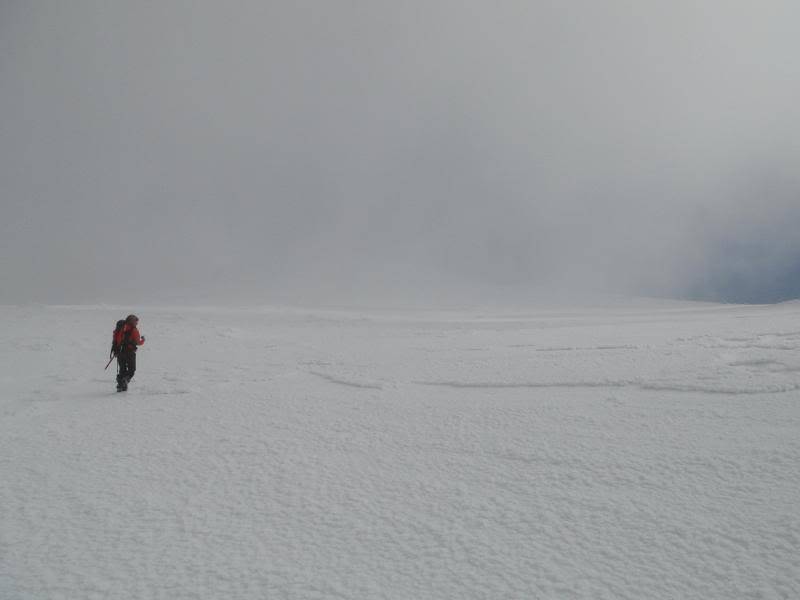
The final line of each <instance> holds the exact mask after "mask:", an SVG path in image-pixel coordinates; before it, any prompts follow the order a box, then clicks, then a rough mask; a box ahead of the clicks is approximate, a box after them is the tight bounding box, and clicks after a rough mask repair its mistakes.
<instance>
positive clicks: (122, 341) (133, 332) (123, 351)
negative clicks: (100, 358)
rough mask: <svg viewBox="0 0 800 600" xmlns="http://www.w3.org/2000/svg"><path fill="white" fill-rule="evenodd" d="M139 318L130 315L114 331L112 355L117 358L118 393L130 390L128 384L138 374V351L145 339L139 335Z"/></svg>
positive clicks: (119, 322) (118, 323)
mask: <svg viewBox="0 0 800 600" xmlns="http://www.w3.org/2000/svg"><path fill="white" fill-rule="evenodd" d="M138 324H139V317H137V316H136V315H128V316H127V318H126V319H125V320H124V321H118V322H117V328H116V329H115V330H114V342H113V347H112V353H113V354H114V355H116V357H117V366H118V369H117V391H118V392H124V391H126V390H127V389H128V382H129V381H130V380H131V379H133V374H134V373H135V372H136V350H137V348H138V347H139V346H141V345H142V344H144V337H143V336H141V335H139V329H138V328H137V325H138Z"/></svg>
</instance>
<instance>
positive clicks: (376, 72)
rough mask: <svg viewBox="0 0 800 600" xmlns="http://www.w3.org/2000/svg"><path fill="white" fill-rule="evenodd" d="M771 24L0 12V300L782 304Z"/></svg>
mask: <svg viewBox="0 0 800 600" xmlns="http://www.w3.org/2000/svg"><path fill="white" fill-rule="evenodd" d="M798 17H800V8H798V6H797V5H796V3H793V2H765V3H760V4H759V5H758V6H755V5H754V4H752V3H750V2H721V1H719V2H715V1H709V2H703V3H696V2H689V1H688V0H686V1H679V2H672V3H664V4H654V3H633V4H631V3H628V2H616V1H606V2H588V1H587V2H573V3H562V2H534V3H531V2H505V3H501V4H500V5H493V4H492V3H485V2H451V1H446V2H435V3H416V2H414V3H390V2H331V3H318V2H285V3H284V2H244V1H243V2H237V3H234V4H232V5H225V6H223V5H221V4H219V3H213V2H204V1H201V2H170V3H161V2H135V3H105V2H72V3H56V2H50V3H47V2H44V3H25V2H7V3H4V4H3V5H2V7H0V50H2V52H0V80H2V82H3V85H2V87H0V115H2V137H0V159H2V160H0V179H1V180H2V181H3V182H4V183H3V187H2V197H0V203H1V204H0V208H2V213H3V214H2V222H1V223H0V233H1V234H2V238H0V250H2V254H1V256H2V259H1V260H2V262H0V268H2V275H3V277H2V278H3V280H4V283H3V285H2V290H0V301H4V302H16V301H28V300H37V301H45V302H78V301H80V302H91V301H116V300H120V299H124V298H135V299H136V301H148V300H152V301H157V300H158V299H159V298H163V297H169V298H175V299H184V298H192V297H202V296H214V297H216V298H220V299H226V298H229V299H234V297H238V298H269V297H270V296H271V295H281V294H291V293H293V292H296V295H302V296H304V297H309V296H312V297H313V296H316V297H318V299H320V300H324V299H325V297H327V295H328V294H330V296H331V297H333V295H334V294H346V293H347V290H349V289H355V290H357V292H356V293H365V294H366V293H368V292H370V291H376V292H377V291H380V290H382V289H383V290H396V289H398V288H402V287H403V286H405V287H407V288H408V291H413V290H419V291H420V292H421V291H423V290H424V289H425V288H426V287H427V286H447V285H452V286H453V287H454V288H457V287H459V286H463V287H467V288H468V287H469V286H470V285H473V286H476V287H480V286H493V285H497V286H500V285H503V286H505V285H516V284H519V285H522V286H533V287H536V286H538V287H542V288H563V289H570V290H575V291H576V293H577V292H579V291H581V290H602V291H617V292H622V293H655V294H663V295H672V296H684V297H686V296H689V297H703V298H713V299H723V300H724V299H727V300H748V301H754V300H759V299H767V300H774V299H781V298H783V297H787V296H791V295H792V294H796V293H797V292H798V289H797V285H796V284H793V283H792V281H795V280H796V278H797V260H798V257H800V250H799V248H800V242H798V241H797V236H796V235H795V231H796V225H797V223H798V217H797V209H796V207H797V206H798V205H800V202H799V201H798V200H800V198H798V193H800V190H798V185H797V180H796V179H793V177H794V173H795V172H796V170H797V166H798V158H800V150H799V149H798V146H797V144H796V139H798V133H800V132H799V131H798V125H797V124H798V123H800V120H799V119H798V117H800V114H798V112H799V111H800V109H798V106H800V104H798V102H797V98H798V92H800V76H798V73H800V68H799V67H800V64H798V62H799V61H798V58H797V57H798V56H800V52H798V46H797V42H796V35H795V32H794V24H796V23H797V22H798ZM731 248H735V251H733V250H731ZM787 279H788V280H789V281H788V284H787Z"/></svg>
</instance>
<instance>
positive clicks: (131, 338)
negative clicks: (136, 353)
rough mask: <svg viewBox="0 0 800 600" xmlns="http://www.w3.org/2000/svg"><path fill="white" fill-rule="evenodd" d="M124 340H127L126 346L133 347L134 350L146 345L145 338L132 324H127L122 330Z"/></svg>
mask: <svg viewBox="0 0 800 600" xmlns="http://www.w3.org/2000/svg"><path fill="white" fill-rule="evenodd" d="M122 339H124V340H127V342H126V343H125V344H124V346H133V349H134V350H136V347H137V346H141V345H142V344H144V338H143V337H142V336H141V335H139V330H138V329H137V328H136V326H134V325H131V324H130V323H125V326H124V327H123V328H122Z"/></svg>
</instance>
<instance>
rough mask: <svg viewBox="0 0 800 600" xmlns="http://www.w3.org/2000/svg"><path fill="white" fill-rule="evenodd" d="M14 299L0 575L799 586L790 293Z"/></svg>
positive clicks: (336, 590)
mask: <svg viewBox="0 0 800 600" xmlns="http://www.w3.org/2000/svg"><path fill="white" fill-rule="evenodd" d="M128 312H130V309H129V308H128V307H121V308H115V307H104V306H99V307H98V306H95V307H44V306H33V307H0V598H3V599H9V600H17V599H30V598H35V599H39V598H42V599H44V598H47V599H56V598H64V599H76V598H158V599H161V598H163V599H178V598H187V599H188V598H203V599H205V598H230V599H239V598H241V599H250V598H397V599H408V598H415V599H422V598H459V599H462V598H593V599H600V598H630V599H641V598H656V599H658V598H664V599H666V598H685V599H691V598H697V599H701V598H702V599H712V598H719V599H723V598H724V599H730V598H799V597H800V305H798V304H796V303H794V304H791V303H790V304H786V305H778V306H770V307H741V306H719V305H704V304H677V303H670V304H666V303H660V304H659V303H639V304H632V305H628V306H620V307H617V308H614V307H605V308H602V309H574V310H566V309H562V310H558V309H549V310H548V309H536V310H534V309H529V310H516V311H514V310H509V309H505V310H461V311H455V310H450V311H444V310H440V311H421V310H415V311H412V310H405V311H400V310H396V311H390V310H377V309H376V310H358V311H357V310H315V309H292V308H259V309H214V308H149V309H148V308H142V309H137V312H138V314H139V316H140V317H141V319H142V321H141V329H142V333H143V334H145V335H146V336H147V344H146V345H145V346H144V347H143V348H142V350H141V351H140V353H139V358H138V362H139V364H138V367H139V368H138V372H137V375H136V377H135V379H134V380H133V382H132V383H131V387H130V391H129V392H127V393H126V394H117V393H115V392H114V372H113V368H114V365H112V367H110V368H109V370H108V371H106V372H103V365H104V364H105V360H104V359H105V356H106V354H107V352H108V345H109V342H110V334H111V329H112V328H113V325H114V322H115V321H116V319H117V318H120V317H121V316H124V315H125V314H127V313H128Z"/></svg>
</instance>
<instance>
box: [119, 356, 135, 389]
mask: <svg viewBox="0 0 800 600" xmlns="http://www.w3.org/2000/svg"><path fill="white" fill-rule="evenodd" d="M117 364H118V365H119V373H118V374H117V383H119V384H122V383H124V384H125V385H127V384H128V382H129V381H130V380H131V379H133V374H134V373H135V372H136V351H135V350H123V351H122V352H120V353H119V354H117Z"/></svg>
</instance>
